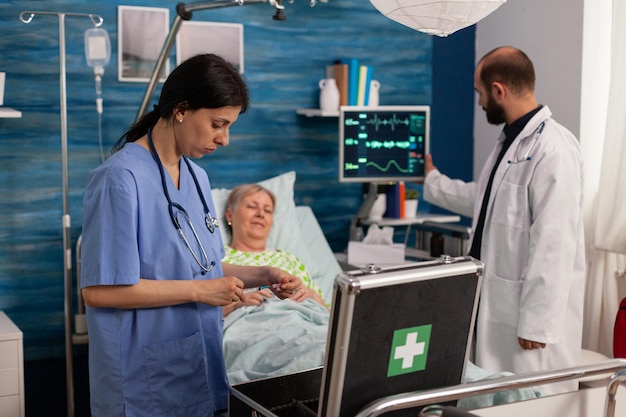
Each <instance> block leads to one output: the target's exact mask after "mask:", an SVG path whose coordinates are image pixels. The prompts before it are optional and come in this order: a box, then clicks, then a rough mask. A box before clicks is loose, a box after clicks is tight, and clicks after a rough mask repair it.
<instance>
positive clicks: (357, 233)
mask: <svg viewBox="0 0 626 417" xmlns="http://www.w3.org/2000/svg"><path fill="white" fill-rule="evenodd" d="M377 196H378V184H376V183H374V182H370V184H369V189H368V190H367V195H366V196H365V198H364V199H363V203H361V207H359V211H358V212H357V213H356V217H354V218H353V219H352V221H351V222H350V240H351V241H361V240H363V236H364V233H363V220H365V219H367V218H368V216H369V213H370V210H371V209H372V206H373V205H374V202H375V201H376V197H377Z"/></svg>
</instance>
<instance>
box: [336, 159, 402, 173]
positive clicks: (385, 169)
mask: <svg viewBox="0 0 626 417" xmlns="http://www.w3.org/2000/svg"><path fill="white" fill-rule="evenodd" d="M392 165H393V166H395V167H396V169H397V170H398V171H399V172H402V173H403V174H406V173H408V172H410V170H409V169H407V168H402V167H401V166H400V165H399V164H398V163H397V162H396V161H395V160H394V159H392V160H390V161H388V162H387V165H385V166H381V165H379V164H377V163H376V162H366V163H365V166H366V167H367V168H376V169H377V170H379V171H380V172H388V171H389V170H390V169H391V166H392ZM357 169H359V165H358V164H353V163H350V162H346V164H345V170H346V171H353V170H357Z"/></svg>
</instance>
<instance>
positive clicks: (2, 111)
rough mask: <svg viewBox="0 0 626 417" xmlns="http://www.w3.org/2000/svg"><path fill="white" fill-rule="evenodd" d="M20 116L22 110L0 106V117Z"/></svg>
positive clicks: (14, 117) (15, 117)
mask: <svg viewBox="0 0 626 417" xmlns="http://www.w3.org/2000/svg"><path fill="white" fill-rule="evenodd" d="M20 117H22V112H21V111H19V110H15V109H12V108H10V107H1V106H0V119H10V118H13V119H17V118H20Z"/></svg>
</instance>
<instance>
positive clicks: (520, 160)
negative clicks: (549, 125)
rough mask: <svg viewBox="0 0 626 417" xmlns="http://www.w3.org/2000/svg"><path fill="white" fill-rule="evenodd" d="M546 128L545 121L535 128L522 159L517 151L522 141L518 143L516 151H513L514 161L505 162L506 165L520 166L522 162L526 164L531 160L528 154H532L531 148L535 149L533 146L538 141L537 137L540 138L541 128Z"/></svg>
mask: <svg viewBox="0 0 626 417" xmlns="http://www.w3.org/2000/svg"><path fill="white" fill-rule="evenodd" d="M545 126H546V122H545V120H544V121H543V122H541V124H540V125H539V127H537V130H535V134H534V136H533V138H532V140H531V142H530V146H529V147H528V150H527V151H526V153H525V154H524V156H523V157H522V158H520V157H519V149H520V147H521V146H522V141H520V142H519V143H518V144H517V149H516V150H515V160H511V159H509V160H508V161H507V163H509V164H520V163H522V162H526V161H530V160H531V159H532V157H531V156H530V153H531V152H532V150H533V148H534V147H535V144H536V143H537V140H539V136H541V132H543V128H544V127H545ZM526 140H528V139H524V141H526Z"/></svg>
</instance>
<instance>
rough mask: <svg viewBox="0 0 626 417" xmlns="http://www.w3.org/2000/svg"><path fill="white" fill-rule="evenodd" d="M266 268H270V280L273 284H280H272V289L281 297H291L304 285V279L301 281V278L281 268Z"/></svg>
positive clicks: (268, 268)
mask: <svg viewBox="0 0 626 417" xmlns="http://www.w3.org/2000/svg"><path fill="white" fill-rule="evenodd" d="M265 268H267V270H268V275H269V277H268V278H269V281H270V282H271V283H273V284H278V286H276V285H272V287H271V289H272V291H273V292H274V294H276V295H277V296H278V297H279V298H281V299H284V298H289V297H291V296H292V295H294V293H295V292H296V291H298V289H300V288H301V287H302V281H300V278H298V277H296V276H293V275H291V274H289V273H287V272H285V271H283V270H282V269H279V268H274V267H265Z"/></svg>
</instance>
